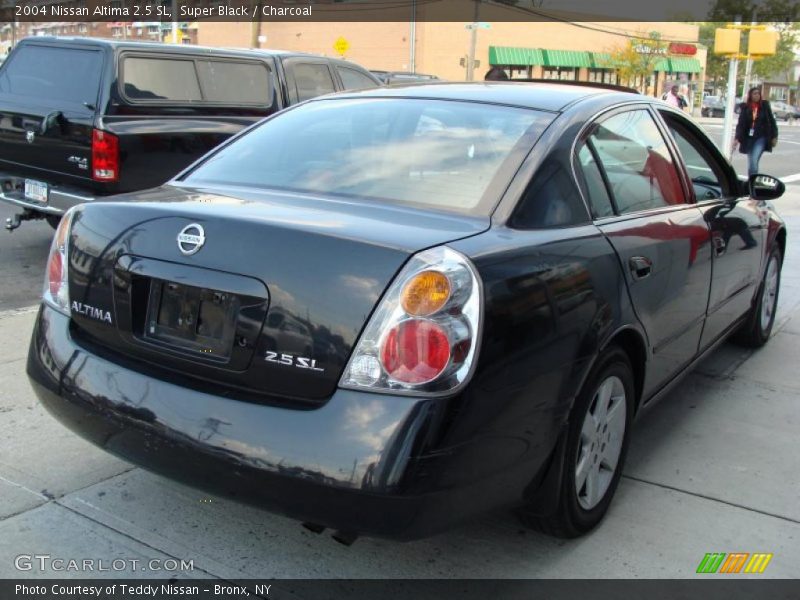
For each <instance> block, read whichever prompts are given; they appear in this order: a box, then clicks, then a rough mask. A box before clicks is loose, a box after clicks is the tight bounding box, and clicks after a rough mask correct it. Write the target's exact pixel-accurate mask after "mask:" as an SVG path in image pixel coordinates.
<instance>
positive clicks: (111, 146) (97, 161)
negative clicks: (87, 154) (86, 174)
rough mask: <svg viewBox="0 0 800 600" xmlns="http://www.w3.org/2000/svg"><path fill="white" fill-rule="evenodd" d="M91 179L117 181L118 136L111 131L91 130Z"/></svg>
mask: <svg viewBox="0 0 800 600" xmlns="http://www.w3.org/2000/svg"><path fill="white" fill-rule="evenodd" d="M92 179H94V180H95V181H105V182H114V181H119V138H117V136H115V135H114V134H113V133H108V132H107V131H101V130H99V129H95V130H93V131H92Z"/></svg>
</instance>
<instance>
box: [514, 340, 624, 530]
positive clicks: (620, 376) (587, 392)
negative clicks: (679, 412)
mask: <svg viewBox="0 0 800 600" xmlns="http://www.w3.org/2000/svg"><path fill="white" fill-rule="evenodd" d="M634 399H635V392H634V385H633V370H632V369H631V364H630V360H629V359H628V355H627V354H626V353H625V352H624V351H623V350H622V349H621V348H619V347H616V346H611V347H609V348H607V349H606V350H604V351H603V353H602V354H601V356H600V358H599V359H598V361H597V363H596V365H595V367H594V368H593V369H592V373H591V374H590V375H589V377H588V378H587V380H586V382H585V384H584V386H583V388H582V390H581V392H580V394H578V397H577V398H576V401H575V406H574V407H573V409H572V412H571V414H570V419H569V425H568V428H567V429H568V430H567V441H566V447H565V450H564V453H565V454H564V460H563V463H562V469H563V471H562V474H561V478H560V480H561V490H560V493H559V498H560V500H559V503H558V508H557V509H556V512H555V514H553V515H550V516H546V517H542V516H538V515H535V513H534V512H533V511H526V510H525V509H523V510H522V511H521V512H520V517H521V519H522V521H523V523H524V524H525V525H527V526H529V527H531V528H533V529H537V530H539V531H542V532H544V533H548V534H550V535H555V536H558V537H565V538H572V537H577V536H579V535H583V534H584V533H587V532H588V531H590V530H591V529H592V528H594V527H595V526H596V525H597V524H598V523H599V522H600V521H601V520H602V519H603V516H604V515H605V514H606V511H607V510H608V507H609V505H610V504H611V499H612V498H613V496H614V492H615V491H616V489H617V484H618V483H619V479H620V476H621V475H622V466H623V464H624V462H625V455H626V453H627V449H628V441H629V439H630V428H631V420H632V417H633V406H634Z"/></svg>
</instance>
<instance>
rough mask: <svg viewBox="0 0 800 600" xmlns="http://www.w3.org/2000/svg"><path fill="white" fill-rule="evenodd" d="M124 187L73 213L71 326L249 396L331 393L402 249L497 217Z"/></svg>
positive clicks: (157, 370) (109, 345)
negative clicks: (129, 191)
mask: <svg viewBox="0 0 800 600" xmlns="http://www.w3.org/2000/svg"><path fill="white" fill-rule="evenodd" d="M117 199H118V200H128V201H127V202H114V203H92V204H90V205H85V206H84V208H83V210H82V211H81V212H80V213H78V214H77V215H76V217H75V219H74V222H73V229H72V232H73V235H72V238H71V240H72V241H71V245H70V258H69V262H70V298H71V301H72V317H73V323H74V326H73V329H74V330H75V333H76V338H78V339H84V340H85V341H86V342H87V343H90V344H98V345H100V346H102V348H103V349H104V350H110V351H111V352H112V353H113V352H118V353H119V358H120V359H123V357H124V359H125V360H128V359H129V358H131V357H133V358H135V359H139V360H140V361H141V362H140V364H144V363H147V364H148V365H149V367H148V368H152V369H154V374H156V375H157V376H161V377H167V378H170V379H172V377H173V375H180V376H186V377H188V378H189V379H193V380H195V381H200V380H202V381H203V382H205V383H204V385H207V384H209V383H210V384H213V385H218V386H221V388H222V389H223V390H229V391H230V390H238V391H239V392H240V393H241V394H242V397H245V399H246V397H249V396H251V395H255V396H263V395H267V396H278V397H281V398H286V399H296V400H300V401H306V402H319V401H321V400H323V399H325V398H327V397H328V396H330V394H331V393H333V391H334V389H335V388H336V385H337V384H338V381H339V378H340V376H341V373H342V370H343V369H344V367H345V365H346V362H347V359H348V357H349V356H350V353H351V351H352V349H353V346H354V345H355V343H356V341H357V339H358V336H359V334H360V332H361V330H362V328H363V327H364V325H365V324H366V321H367V319H368V317H369V316H370V314H371V313H372V311H373V309H374V307H375V305H376V303H377V302H378V300H379V299H380V297H381V296H382V294H383V291H384V290H385V289H386V287H387V286H388V285H389V283H390V282H391V281H392V279H393V277H394V276H395V274H396V273H397V271H398V270H399V269H400V268H401V267H402V265H403V264H404V263H405V262H406V260H407V259H408V258H409V257H410V256H411V255H412V254H414V253H415V252H417V251H419V250H422V249H425V248H428V247H431V246H436V245H440V244H443V243H446V242H450V241H453V240H456V239H460V238H464V237H467V236H471V235H476V234H478V233H481V232H482V231H485V230H486V229H487V228H488V227H489V218H488V217H472V216H461V215H449V214H447V215H445V214H441V213H436V212H433V211H420V210H411V209H406V208H398V207H390V206H385V205H370V204H368V203H364V202H349V201H340V200H334V199H331V198H321V197H310V196H307V195H295V194H291V193H286V192H263V191H256V190H247V189H241V188H239V189H235V190H227V191H226V192H221V191H219V190H214V191H211V190H203V189H197V188H188V187H178V186H164V187H162V188H158V189H156V190H152V191H149V192H144V193H140V194H136V195H131V196H119V197H117ZM130 200H135V201H130ZM197 225H199V226H200V227H202V230H200V229H199V228H197V227H196V226H197ZM187 227H189V229H188V230H186V228H187ZM185 230H186V231H185ZM184 231H185V233H186V234H187V235H185V236H184V237H182V238H181V239H182V242H181V245H182V246H183V252H182V251H181V249H180V248H179V243H178V236H179V234H180V233H181V232H184ZM201 238H202V244H201V245H200V247H199V249H197V245H198V243H199V242H200V239H201ZM187 251H194V253H191V254H187V253H186V252H187ZM159 374H160V375H159ZM204 389H208V387H205V388H204Z"/></svg>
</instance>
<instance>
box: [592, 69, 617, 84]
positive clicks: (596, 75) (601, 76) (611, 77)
mask: <svg viewBox="0 0 800 600" xmlns="http://www.w3.org/2000/svg"><path fill="white" fill-rule="evenodd" d="M588 80H589V81H592V82H595V83H607V84H610V85H616V84H617V73H616V71H612V70H611V69H589V79H588Z"/></svg>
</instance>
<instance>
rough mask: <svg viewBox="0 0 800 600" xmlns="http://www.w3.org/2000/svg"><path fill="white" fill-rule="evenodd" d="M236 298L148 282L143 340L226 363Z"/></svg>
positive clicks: (235, 313)
mask: <svg viewBox="0 0 800 600" xmlns="http://www.w3.org/2000/svg"><path fill="white" fill-rule="evenodd" d="M239 309H240V301H239V298H238V296H237V295H235V294H232V293H230V292H224V291H219V290H213V289H207V288H200V287H194V286H190V285H184V284H179V283H174V282H170V281H163V280H159V279H151V280H150V294H149V298H148V303H147V315H146V317H145V323H144V325H145V327H144V338H145V339H146V340H147V341H149V342H151V343H156V344H159V345H163V346H166V347H168V348H171V349H174V350H178V351H180V352H191V353H193V354H197V355H200V356H203V357H205V358H210V359H218V360H224V361H227V360H228V359H229V358H230V357H231V351H232V348H233V344H234V340H235V337H236V317H237V314H238V312H239Z"/></svg>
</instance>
